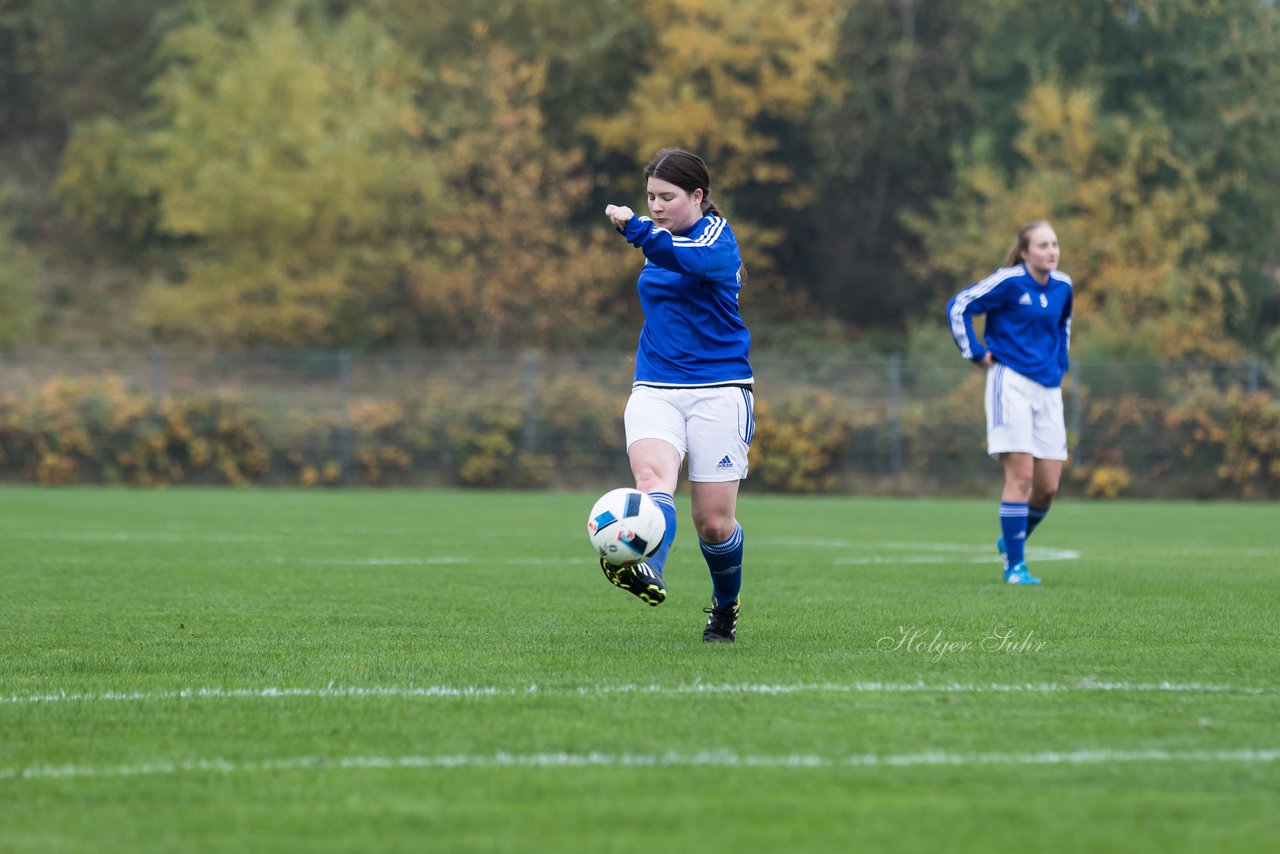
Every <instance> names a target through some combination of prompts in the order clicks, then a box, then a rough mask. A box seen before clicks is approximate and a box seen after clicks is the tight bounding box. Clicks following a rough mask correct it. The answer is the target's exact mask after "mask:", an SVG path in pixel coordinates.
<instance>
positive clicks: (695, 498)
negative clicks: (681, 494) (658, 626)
mask: <svg viewBox="0 0 1280 854" xmlns="http://www.w3.org/2000/svg"><path fill="white" fill-rule="evenodd" d="M644 177H645V181H646V187H645V190H646V194H647V196H648V200H649V213H650V214H651V215H652V216H651V217H647V216H637V215H636V214H635V213H634V212H633V211H632V210H631V208H629V207H626V206H624V205H609V206H608V207H606V208H605V216H607V217H608V218H609V220H610V221H611V222H612V223H613V224H614V226H615V227H616V228H617V230H618V231H619V232H620V233H621V234H622V235H623V236H624V237H625V238H626V239H627V242H628V243H630V244H631V245H632V246H635V247H636V248H637V249H639V250H641V251H642V252H643V253H644V257H645V263H644V267H643V268H642V269H641V270H640V277H639V281H638V288H639V291H640V306H641V308H642V309H643V310H644V326H643V328H642V329H641V330H640V345H639V347H638V348H637V350H636V372H635V379H634V381H633V383H632V386H631V397H630V399H629V400H628V402H627V408H626V414H625V417H624V420H625V425H626V435H627V456H628V458H629V459H630V461H631V472H632V474H633V475H634V476H635V481H636V488H637V489H639V490H641V491H642V492H647V493H648V494H649V495H650V496H652V497H653V499H654V500H655V501H656V502H657V503H658V506H659V507H661V508H662V512H663V515H665V516H666V520H667V533H666V537H665V538H664V539H663V542H662V545H661V547H659V549H658V551H657V553H656V554H655V555H654V556H653V557H652V558H650V559H649V560H648V561H647V562H645V563H641V564H637V565H634V566H629V567H615V566H612V565H610V564H607V563H605V562H604V561H601V563H600V566H601V568H602V569H603V570H604V574H605V577H606V578H608V579H609V581H611V582H612V583H613V584H614V585H615V586H617V587H621V588H622V589H623V590H627V591H629V592H631V593H633V594H635V595H636V596H638V597H640V599H641V600H643V601H644V602H647V603H648V604H650V605H659V604H661V603H662V602H663V601H664V600H665V599H666V597H667V588H666V583H665V582H664V581H663V578H662V573H663V568H664V566H665V564H666V560H667V555H668V554H669V552H670V550H671V543H672V542H673V541H674V540H675V535H676V509H675V501H674V499H673V497H672V496H673V495H674V494H675V491H676V483H677V480H678V478H679V475H680V467H681V465H682V463H683V461H684V459H685V457H688V460H689V488H690V503H691V505H692V510H693V527H694V529H695V530H696V531H697V534H698V541H699V544H700V546H701V550H702V556H703V557H704V558H705V559H706V562H707V568H708V569H709V570H710V573H711V586H712V597H711V607H710V608H707V609H705V612H706V613H707V614H709V615H710V616H709V617H708V619H707V624H706V627H705V629H704V630H703V634H702V639H703V640H704V641H710V642H723V643H732V642H733V641H734V640H735V638H736V636H737V626H738V591H739V590H740V589H741V587H742V553H743V536H742V527H741V526H740V525H739V524H738V520H737V518H736V512H737V502H738V482H739V481H740V480H742V479H743V478H745V477H746V476H747V451H748V449H749V448H750V445H751V436H752V433H753V432H754V430H755V421H754V417H753V415H754V398H753V396H752V384H753V377H752V374H751V365H750V363H749V362H748V361H747V355H748V352H749V350H750V349H751V335H750V334H749V333H748V332H747V327H746V325H745V324H743V322H742V317H741V315H740V314H739V312H738V291H739V290H740V289H741V287H742V282H743V276H744V271H743V266H742V256H741V255H740V254H739V252H738V241H737V238H735V237H734V235H733V230H732V229H731V228H729V223H728V221H726V220H725V218H724V217H723V216H722V215H721V214H720V212H719V211H718V210H717V209H716V206H715V203H714V202H712V201H711V177H710V175H709V174H708V172H707V165H706V164H705V163H704V162H703V161H702V158H700V157H698V156H697V155H696V154H692V153H690V152H688V151H683V150H681V149H677V148H664V149H662V150H661V151H659V152H658V153H657V154H656V155H654V158H653V160H651V161H650V162H649V165H648V166H646V167H645V169H644Z"/></svg>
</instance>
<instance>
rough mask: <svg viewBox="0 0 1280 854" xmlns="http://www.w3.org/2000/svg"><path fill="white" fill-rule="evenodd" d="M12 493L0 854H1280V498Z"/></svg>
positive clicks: (7, 501) (1, 645)
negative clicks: (707, 521)
mask: <svg viewBox="0 0 1280 854" xmlns="http://www.w3.org/2000/svg"><path fill="white" fill-rule="evenodd" d="M594 497H595V496H594V495H587V494H559V493H552V494H542V493H490V492H409V491H405V492H395V491H377V492H373V491H342V492H301V491H288V490H282V491H269V490H253V491H244V490H241V491H236V490H230V489H227V490H212V489H210V490H194V489H192V490H186V489H181V490H171V491H155V492H147V491H128V490H107V489H57V490H54V489H39V488H28V487H5V488H0V511H3V512H0V585H2V586H0V734H2V735H0V803H2V804H3V807H2V808H0V852H27V851H60V852H61V851H67V852H79V851H84V852H90V851H92V852H101V851H165V852H171V851H187V852H190V851H227V852H233V851H234V852H242V851H293V850H306V851H450V852H456V851H555V852H608V851H694V850H699V851H706V850H712V851H725V852H735V853H736V852H753V851H823V852H827V851H853V850H864V851H927V852H943V851H947V852H951V851H975V852H976V851H993V850H995V851H1027V850H1044V851H1081V852H1096V851H1124V852H1133V851H1155V852H1162V854H1165V853H1166V852H1170V851H1233V852H1236V851H1258V852H1264V851H1265V852H1271V851H1276V850H1280V810H1277V809H1276V804H1277V802H1280V679H1277V675H1278V674H1280V663H1278V661H1280V659H1278V657H1277V654H1276V636H1277V635H1276V630H1275V626H1276V613H1277V605H1280V595H1277V594H1278V585H1277V581H1278V570H1280V508H1278V507H1277V506H1275V505H1264V504H1227V503H1223V504H1176V503H1086V502H1083V501H1079V500H1074V499H1072V498H1071V497H1064V498H1063V499H1062V500H1061V501H1060V502H1059V503H1058V505H1057V506H1056V507H1055V508H1054V510H1053V513H1052V514H1051V515H1050V516H1049V518H1048V520H1047V521H1046V522H1045V524H1044V526H1043V527H1042V528H1041V529H1040V531H1038V532H1037V533H1036V536H1035V537H1034V538H1033V540H1032V543H1031V546H1030V548H1029V562H1030V564H1031V566H1032V569H1033V570H1034V571H1035V572H1036V574H1038V575H1040V576H1041V577H1042V578H1044V580H1045V585H1044V586H1043V587H1041V588H1010V587H1006V586H1004V585H1002V584H1001V583H1000V582H999V566H998V563H997V559H996V555H995V551H994V547H993V541H994V539H995V537H996V535H997V531H996V512H995V511H996V502H995V501H994V500H989V501H970V500H915V501H912V500H879V499H877V500H870V499H845V498H787V497H766V496H756V495H747V496H744V497H743V499H742V501H741V505H740V519H741V520H742V523H743V527H744V529H745V530H746V536H747V562H746V577H745V585H744V588H743V600H742V601H743V612H742V618H741V621H740V623H739V634H738V643H737V644H735V645H731V646H730V645H709V644H703V643H702V642H701V631H702V625H703V622H704V619H705V618H704V616H703V614H702V608H703V606H704V605H705V600H706V598H707V596H708V594H709V590H710V586H709V581H708V579H707V572H706V568H705V565H704V564H703V563H702V559H701V556H700V555H699V553H698V549H697V545H696V542H695V541H694V538H693V535H692V526H691V524H690V523H689V522H688V503H687V494H683V493H682V494H680V495H678V496H677V503H678V505H679V508H680V512H681V529H680V535H679V540H678V547H677V550H676V551H675V553H674V554H673V556H672V559H671V562H670V564H669V565H668V568H667V582H668V585H669V590H670V598H669V599H668V600H667V602H666V603H665V604H664V605H662V606H661V607H659V608H648V607H646V606H644V605H642V604H641V603H640V602H639V601H638V600H636V599H634V598H633V597H631V596H629V595H627V594H626V593H624V592H622V591H619V590H616V589H614V588H613V587H611V586H610V585H609V584H608V583H607V582H606V581H605V580H604V579H603V578H602V577H601V574H600V572H599V569H598V568H597V567H595V566H594V565H593V560H592V555H591V553H590V550H589V548H588V546H587V544H586V537H585V531H584V525H585V516H586V511H587V510H588V508H589V507H590V505H591V502H592V500H593V499H594Z"/></svg>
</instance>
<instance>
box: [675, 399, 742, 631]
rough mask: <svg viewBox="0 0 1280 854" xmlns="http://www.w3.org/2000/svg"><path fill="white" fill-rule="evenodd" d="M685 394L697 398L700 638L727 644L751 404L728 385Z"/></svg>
mask: <svg viewBox="0 0 1280 854" xmlns="http://www.w3.org/2000/svg"><path fill="white" fill-rule="evenodd" d="M690 395H691V396H692V397H694V398H696V400H697V402H696V404H695V405H693V406H691V407H690V409H689V410H688V413H689V421H688V423H689V490H690V504H691V505H692V509H693V526H694V529H695V530H696V531H697V534H698V544H699V547H700V550H701V551H702V557H703V559H704V560H705V561H706V562H707V569H708V571H709V572H710V574H711V587H712V596H711V607H710V608H709V609H705V610H706V613H707V614H708V615H709V616H708V619H707V625H706V628H705V629H704V630H703V633H702V639H703V640H704V641H712V642H722V643H732V642H733V641H734V640H735V639H736V638H737V626H738V594H739V592H740V591H741V589H742V563H743V552H744V544H745V537H744V536H743V533H742V526H741V525H739V524H738V519H737V507H738V484H739V482H740V481H741V480H742V479H743V478H745V477H746V476H747V467H748V459H747V457H748V452H749V450H750V446H751V439H752V434H753V433H754V414H753V408H754V407H753V402H754V401H753V397H752V394H751V391H750V390H749V389H743V388H733V387H730V388H715V389H703V390H697V391H691V392H690Z"/></svg>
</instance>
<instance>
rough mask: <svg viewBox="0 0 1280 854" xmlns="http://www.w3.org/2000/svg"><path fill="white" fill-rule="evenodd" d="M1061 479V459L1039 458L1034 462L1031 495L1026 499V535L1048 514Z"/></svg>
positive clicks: (1029, 534)
mask: <svg viewBox="0 0 1280 854" xmlns="http://www.w3.org/2000/svg"><path fill="white" fill-rule="evenodd" d="M1061 480H1062V460H1041V459H1037V460H1036V462H1035V472H1034V474H1033V475H1032V478H1031V497H1030V498H1029V499H1028V501H1027V536H1028V537H1030V536H1031V532H1032V531H1034V530H1035V529H1036V527H1037V526H1038V525H1039V524H1040V523H1041V522H1043V521H1044V517H1045V516H1047V515H1049V508H1050V506H1051V505H1052V504H1053V499H1054V498H1056V497H1057V495H1058V484H1059V483H1060V482H1061Z"/></svg>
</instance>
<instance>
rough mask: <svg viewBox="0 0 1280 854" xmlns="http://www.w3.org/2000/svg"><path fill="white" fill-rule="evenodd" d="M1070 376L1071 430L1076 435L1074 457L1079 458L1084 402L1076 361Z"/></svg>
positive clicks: (1082, 437) (1081, 444)
mask: <svg viewBox="0 0 1280 854" xmlns="http://www.w3.org/2000/svg"><path fill="white" fill-rule="evenodd" d="M1074 367H1075V370H1074V371H1073V372H1072V376H1071V432H1072V433H1074V434H1075V437H1076V459H1077V460H1078V459H1079V458H1080V453H1081V451H1080V449H1081V448H1083V447H1084V434H1083V433H1082V432H1081V430H1082V425H1083V424H1084V404H1083V403H1082V402H1081V395H1080V364H1079V363H1078V362H1077V363H1076V365H1075V366H1074Z"/></svg>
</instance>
